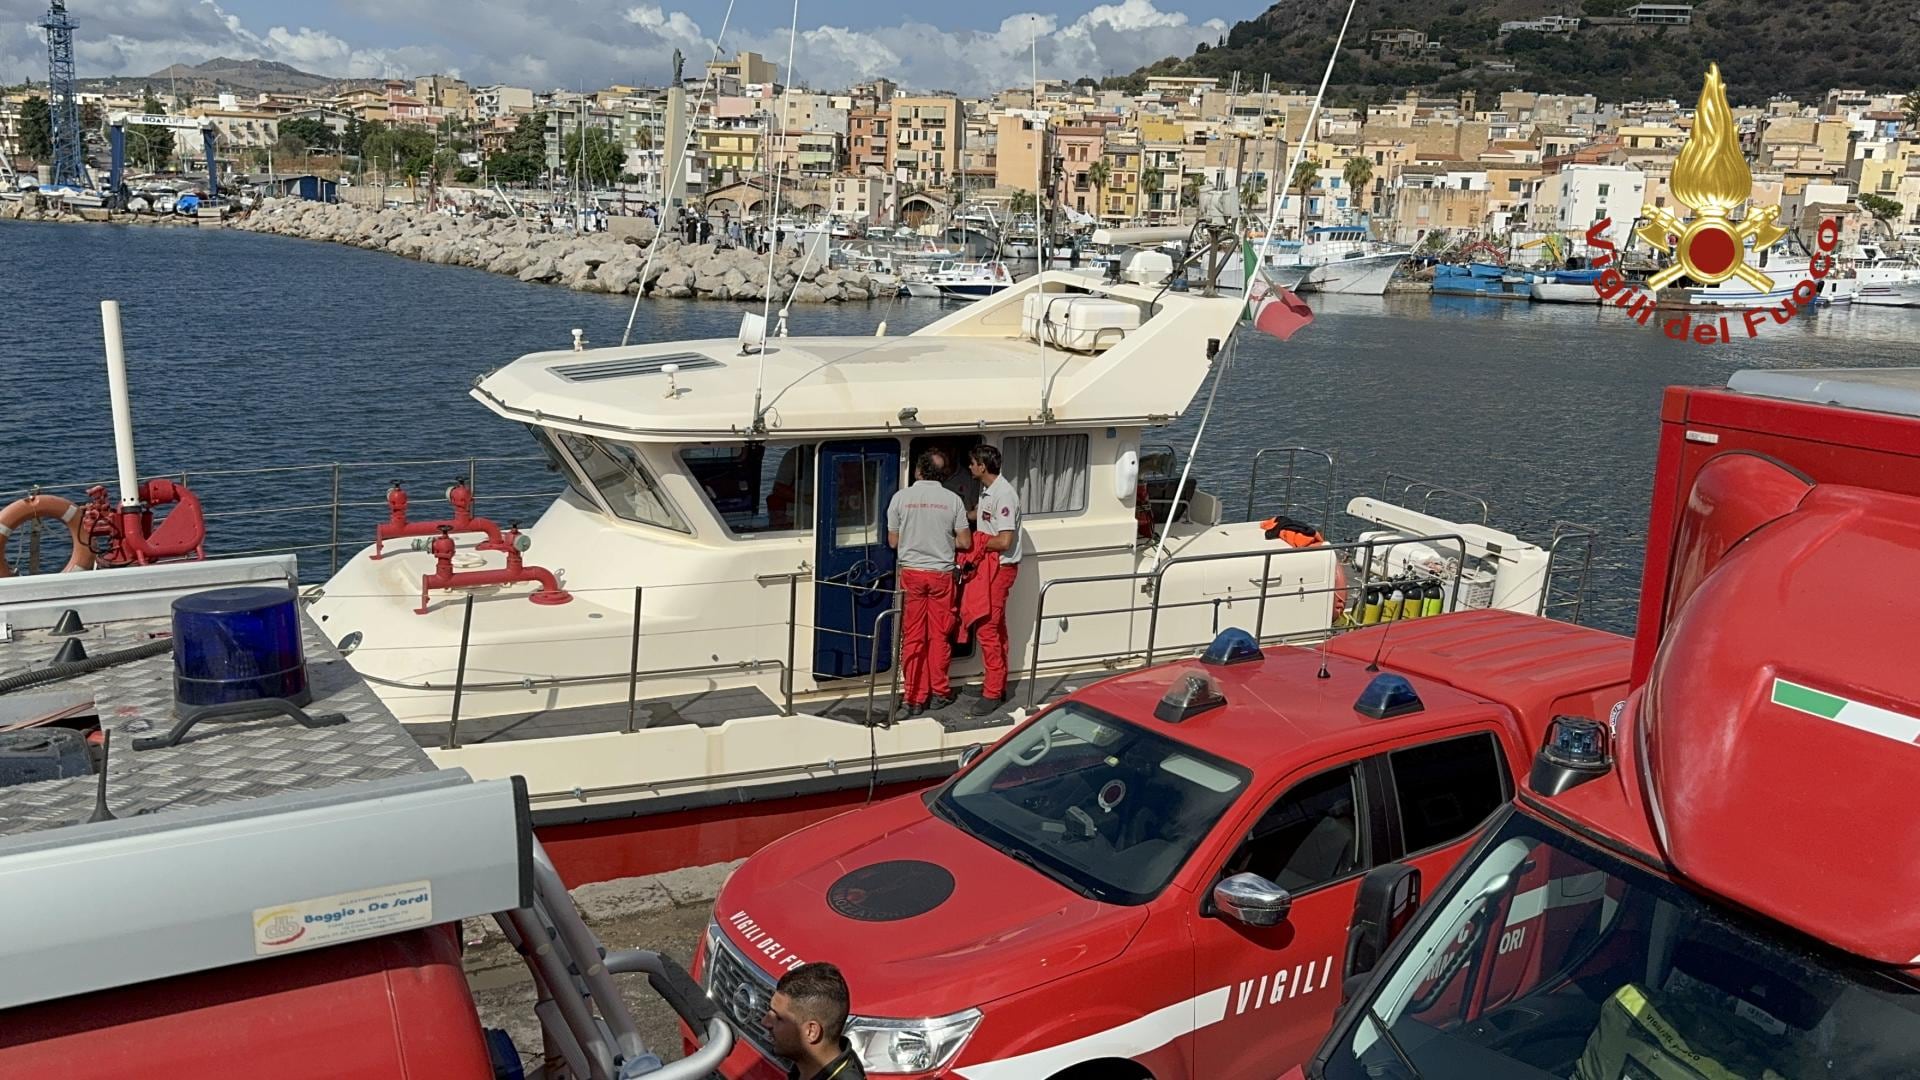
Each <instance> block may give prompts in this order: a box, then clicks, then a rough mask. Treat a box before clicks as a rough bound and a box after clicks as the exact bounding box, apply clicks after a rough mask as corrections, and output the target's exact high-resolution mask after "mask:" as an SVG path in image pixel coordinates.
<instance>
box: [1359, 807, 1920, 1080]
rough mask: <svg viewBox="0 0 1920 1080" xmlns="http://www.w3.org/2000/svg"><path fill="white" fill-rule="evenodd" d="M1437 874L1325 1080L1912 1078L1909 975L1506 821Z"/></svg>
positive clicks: (1913, 1004)
mask: <svg viewBox="0 0 1920 1080" xmlns="http://www.w3.org/2000/svg"><path fill="white" fill-rule="evenodd" d="M1450 880H1451V882H1452V885H1451V887H1450V888H1447V889H1444V890H1442V891H1441V893H1440V895H1438V896H1436V897H1434V898H1433V899H1431V900H1430V901H1429V902H1428V909H1427V911H1426V912H1425V913H1423V915H1422V916H1421V918H1420V922H1419V923H1418V924H1417V925H1416V926H1415V927H1413V928H1411V929H1409V930H1408V933H1409V934H1412V935H1414V940H1412V941H1411V942H1410V943H1409V946H1410V947H1409V948H1408V950H1407V951H1406V952H1404V953H1402V954H1401V955H1400V959H1399V960H1398V962H1397V963H1396V964H1395V965H1394V967H1393V968H1392V969H1390V970H1388V971H1386V972H1383V973H1382V974H1381V976H1380V978H1378V979H1377V980H1376V981H1375V982H1374V983H1373V984H1372V985H1371V986H1370V987H1369V990H1368V993H1369V994H1370V995H1371V1000H1370V1002H1369V1004H1370V1006H1371V1015H1369V1010H1367V1009H1355V1010H1353V1012H1352V1013H1350V1014H1349V1016H1350V1019H1349V1020H1348V1021H1347V1026H1346V1027H1344V1028H1343V1029H1342V1030H1341V1031H1340V1032H1339V1033H1338V1034H1337V1035H1336V1036H1335V1039H1334V1041H1333V1042H1332V1043H1331V1044H1330V1046H1331V1048H1330V1050H1329V1051H1328V1053H1329V1054H1330V1057H1329V1058H1328V1059H1327V1061H1326V1063H1325V1070H1324V1074H1323V1075H1324V1076H1325V1077H1326V1078H1327V1080H1362V1078H1377V1077H1398V1078H1401V1080H1466V1078H1469V1077H1471V1078H1474V1080H1500V1078H1506V1077H1512V1078H1516V1080H1517V1078H1528V1080H1532V1078H1540V1077H1572V1078H1573V1080H1619V1078H1622V1077H1627V1078H1649V1080H1651V1078H1666V1077H1675V1078H1678V1077H1688V1078H1702V1080H1707V1078H1712V1080H1720V1078H1724V1080H1769V1078H1787V1077H1803V1076H1820V1077H1831V1078H1836V1080H1840V1078H1847V1077H1859V1078H1861V1080H1865V1078H1868V1077H1876V1078H1877V1077H1886V1076H1913V1075H1916V1073H1915V1062H1920V988H1916V986H1915V985H1914V984H1913V983H1911V982H1907V981H1902V980H1900V979H1897V978H1895V977H1894V976H1893V975H1892V974H1891V973H1888V972H1884V971H1880V970H1876V969H1873V968H1870V967H1869V966H1867V965H1865V964H1863V963H1861V962H1858V961H1855V960H1852V959H1850V958H1848V957H1846V956H1844V955H1841V954H1838V953H1835V952H1833V951H1831V950H1829V949H1827V948H1825V947H1823V946H1820V945H1817V944H1815V943H1813V942H1811V941H1808V940H1806V939H1804V938H1802V937H1800V936H1798V935H1796V934H1793V933H1792V932H1790V931H1788V930H1786V929H1784V928H1781V927H1777V926H1772V925H1767V924H1762V923H1759V922H1756V921H1753V920H1751V919H1749V918H1746V917H1744V916H1741V915H1738V914H1736V913H1734V912H1732V911H1729V910H1727V909H1725V908H1724V907H1722V906H1721V905H1719V904H1716V903H1714V902H1712V901H1711V900H1709V899H1706V898H1703V897H1701V896H1699V895H1697V894H1695V893H1693V892H1691V891H1689V890H1687V889H1684V888H1682V887H1680V886H1679V885H1677V884H1675V883H1674V882H1672V881H1669V880H1667V879H1665V878H1663V877H1660V876H1658V875H1656V874H1653V873H1649V872H1647V871H1646V870H1644V869H1640V868H1637V867H1634V866H1632V865H1630V864H1627V863H1624V862H1622V861H1620V860H1618V859H1615V858H1613V857H1611V856H1609V855H1607V854H1606V853H1604V852H1602V851H1600V850H1599V849H1598V848H1595V847H1592V846H1590V845H1588V844H1585V843H1582V842H1581V841H1579V840H1577V839H1575V838H1574V837H1572V836H1570V835H1567V834H1565V833H1562V832H1561V831H1559V830H1557V829H1554V828H1552V827H1550V826H1548V825H1546V824H1544V823H1542V822H1539V821H1537V820H1535V819H1533V818H1531V817H1528V816H1526V815H1524V814H1519V813H1512V814H1510V816H1509V817H1508V818H1507V820H1506V822H1505V823H1504V824H1503V825H1501V826H1500V827H1499V829H1498V831H1497V832H1496V834H1495V835H1494V836H1493V837H1492V838H1491V839H1489V840H1488V841H1486V842H1485V843H1484V844H1483V845H1482V846H1481V847H1480V848H1479V849H1478V852H1477V855H1476V856H1475V858H1474V859H1473V861H1472V862H1471V863H1470V864H1469V865H1467V866H1464V867H1462V868H1461V869H1460V870H1459V871H1457V872H1456V873H1455V875H1454V876H1453V877H1452V878H1450ZM1836 899H1837V898H1836ZM1382 1028H1385V1029H1387V1037H1383V1032H1382Z"/></svg>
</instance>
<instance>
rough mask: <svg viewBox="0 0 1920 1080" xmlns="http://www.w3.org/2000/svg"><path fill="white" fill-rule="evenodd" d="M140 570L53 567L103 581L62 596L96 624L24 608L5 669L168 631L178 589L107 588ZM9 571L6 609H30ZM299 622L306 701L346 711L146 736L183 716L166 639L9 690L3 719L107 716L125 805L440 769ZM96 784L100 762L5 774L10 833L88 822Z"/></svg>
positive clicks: (3, 592) (194, 800)
mask: <svg viewBox="0 0 1920 1080" xmlns="http://www.w3.org/2000/svg"><path fill="white" fill-rule="evenodd" d="M239 561H248V562H252V561H255V560H235V562H239ZM200 565H201V566H204V567H215V566H217V565H219V564H217V563H206V564H200ZM156 569H164V568H156ZM139 573H140V571H136V570H114V571H110V572H103V573H99V574H74V575H50V576H49V577H54V578H56V579H57V578H65V579H66V582H67V583H72V584H74V585H80V584H82V583H86V584H91V585H92V586H93V589H94V590H95V593H94V595H92V596H86V595H78V596H74V597H72V598H71V599H70V600H60V601H58V602H57V606H60V607H64V608H71V609H73V610H75V611H77V612H78V613H79V615H80V618H81V621H82V622H83V623H85V626H86V628H85V630H84V631H82V632H81V633H79V634H75V635H58V634H54V633H53V632H51V630H49V629H46V628H44V627H41V628H21V627H22V625H23V624H26V625H30V624H31V623H32V622H33V620H31V619H28V620H22V621H16V623H15V628H14V630H13V631H12V634H11V636H10V638H8V637H7V635H0V638H4V639H5V640H0V677H5V676H7V675H13V674H18V673H21V672H26V671H33V670H37V669H40V668H43V667H45V666H46V664H47V663H48V662H49V661H51V660H52V659H53V657H54V654H55V653H56V652H58V650H59V649H60V647H61V646H62V645H63V644H64V643H66V642H67V641H68V640H70V639H74V638H77V639H78V640H79V641H80V642H81V644H82V645H83V646H84V647H85V649H86V651H87V654H88V655H89V656H91V657H99V656H101V655H103V654H105V653H108V652H112V651H115V650H120V649H127V648H132V647H134V646H136V645H142V644H146V643H149V642H153V641H158V640H161V639H164V638H165V637H166V636H167V635H168V634H169V633H170V632H171V629H172V624H171V616H170V614H169V601H170V599H171V596H172V595H177V593H155V594H152V595H151V596H148V597H139V598H137V599H136V600H135V601H133V602H132V604H131V608H130V603H129V600H128V595H127V594H126V593H125V592H118V593H112V594H102V593H100V592H99V591H98V590H99V588H100V586H101V585H105V584H109V582H108V581H107V580H106V579H107V577H108V575H109V574H111V575H112V576H113V578H114V582H115V583H121V584H125V585H127V586H129V587H132V586H133V584H134V579H133V578H132V577H131V576H130V575H136V574H139ZM86 579H94V581H93V582H86ZM14 580H15V581H18V582H21V583H22V584H30V583H40V584H38V585H37V586H36V587H38V588H42V589H44V588H45V585H44V583H45V582H46V581H47V580H48V578H47V577H42V578H25V579H14ZM242 583H244V584H262V583H263V582H262V581H261V580H259V579H258V578H257V577H255V578H252V579H247V580H244V581H241V580H231V579H230V580H227V581H224V582H222V581H217V580H212V579H210V580H209V582H208V583H206V584H204V585H199V586H196V587H205V588H214V587H218V586H219V585H221V584H242ZM7 584H11V583H0V621H4V620H5V619H6V618H7V617H8V616H15V615H16V614H17V612H18V611H19V610H20V609H19V608H17V607H10V606H9V603H8V602H9V600H12V599H14V598H15V597H16V596H18V595H19V593H17V592H9V591H8V589H7V588H5V587H4V586H5V585H7ZM42 606H43V607H44V606H46V605H42ZM129 616H131V617H129ZM301 623H302V631H303V639H304V643H305V655H306V664H307V675H308V683H309V686H310V687H311V689H312V692H313V702H312V703H311V704H310V705H308V706H307V707H306V712H307V713H308V715H309V716H313V717H320V716H324V715H326V714H339V715H342V716H344V717H345V718H346V719H345V722H344V723H339V724H335V725H332V726H328V727H317V728H306V727H302V726H301V725H300V724H299V723H297V722H296V721H294V720H293V719H290V718H287V717H282V716H268V717H259V718H241V719H233V720H219V719H208V720H203V721H201V722H200V723H198V724H195V725H194V726H193V728H192V729H191V730H189V731H188V732H187V734H186V735H185V737H184V738H182V739H181V740H180V742H179V743H178V744H176V745H173V746H165V747H156V748H153V749H147V750H136V749H134V742H135V740H136V739H137V738H138V737H140V736H142V735H160V734H165V733H166V732H168V731H169V730H170V729H171V728H172V727H173V725H174V723H175V719H176V718H175V716H174V704H173V657H172V654H171V653H170V652H162V653H160V654H159V655H157V656H150V657H147V658H145V659H138V660H132V661H128V662H125V663H121V664H117V665H114V666H111V667H108V668H105V669H102V670H99V671H94V672H90V673H87V674H83V675H77V676H74V677H70V678H67V679H63V680H60V681H56V682H50V683H43V684H40V685H38V686H32V687H27V688H23V689H19V690H15V691H13V692H11V693H7V694H5V695H0V731H4V730H6V729H8V728H9V727H15V726H24V725H29V724H41V725H44V726H63V727H72V728H78V729H85V728H90V727H92V726H93V720H94V719H95V718H97V720H98V723H99V726H100V728H101V729H102V730H104V731H108V732H111V733H112V740H111V744H110V754H109V756H108V761H107V803H108V806H109V808H110V809H111V810H112V812H113V813H114V814H115V815H116V816H117V817H120V818H131V817H135V816H143V815H149V814H164V813H166V812H168V811H172V810H178V809H184V808H187V807H198V806H211V805H215V804H220V803H237V802H244V801H247V800H251V799H256V798H262V797H265V796H269V795H278V794H281V793H284V792H290V791H301V790H314V789H319V788H330V787H334V786H336V785H341V784H352V783H361V782H366V781H371V780H379V779H385V778H388V777H395V776H402V775H406V774H411V773H425V772H431V771H432V770H433V768H434V766H433V763H432V761H431V760H429V759H428V757H427V755H426V754H425V753H424V752H422V751H421V749H420V748H419V746H417V745H416V744H415V743H414V741H413V739H412V738H410V737H409V736H408V735H407V732H406V729H405V728H404V727H403V726H402V725H401V724H400V722H399V721H398V720H397V719H395V718H394V716H393V714H392V713H391V712H390V711H388V709H387V707H386V706H385V705H383V704H382V703H381V702H380V699H379V698H378V697H376V696H375V695H374V693H373V691H372V689H371V688H369V687H368V686H367V684H366V682H365V681H364V680H362V679H361V678H360V676H359V675H358V674H357V673H355V672H354V670H353V668H352V667H350V666H349V665H348V664H347V662H346V661H345V660H344V659H342V657H341V656H340V654H339V652H338V651H336V650H335V649H334V647H333V646H332V645H331V644H330V643H328V641H327V639H326V637H325V636H324V635H322V634H321V633H320V630H319V627H318V625H316V624H315V623H314V622H313V621H312V620H311V619H310V618H308V617H307V616H306V615H305V614H304V613H303V614H302V615H301ZM96 758H97V753H96ZM96 768H97V765H96ZM98 786H99V778H98V775H97V774H92V775H86V776H75V777H67V778H63V779H52V780H40V781H33V782H28V783H20V784H13V785H8V786H0V836H19V835H21V834H28V833H45V832H49V831H52V830H58V829H61V828H64V827H66V826H69V825H77V824H80V823H83V822H85V821H86V820H87V819H88V817H89V816H90V815H91V814H92V813H93V809H94V800H95V793H96V790H97V788H98Z"/></svg>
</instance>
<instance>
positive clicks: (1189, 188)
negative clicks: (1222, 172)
mask: <svg viewBox="0 0 1920 1080" xmlns="http://www.w3.org/2000/svg"><path fill="white" fill-rule="evenodd" d="M1205 182H1206V180H1205V178H1203V177H1202V176H1201V175H1200V174H1199V173H1188V174H1187V175H1185V176H1183V177H1181V178H1180V206H1181V207H1182V208H1183V209H1184V208H1186V207H1190V206H1191V207H1198V206H1199V205H1200V187H1201V185H1202V184H1204V183H1205ZM1182 220H1185V215H1184V214H1183V215H1182Z"/></svg>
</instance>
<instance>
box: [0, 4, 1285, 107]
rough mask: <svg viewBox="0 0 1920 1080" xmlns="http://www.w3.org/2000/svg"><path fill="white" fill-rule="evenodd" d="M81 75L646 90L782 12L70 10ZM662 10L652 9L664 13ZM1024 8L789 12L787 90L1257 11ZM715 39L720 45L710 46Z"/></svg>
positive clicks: (957, 81)
mask: <svg viewBox="0 0 1920 1080" xmlns="http://www.w3.org/2000/svg"><path fill="white" fill-rule="evenodd" d="M68 5H69V6H68V10H69V12H70V13H71V14H72V17H73V18H74V20H75V21H76V22H78V23H79V25H80V28H79V31H78V33H77V35H76V40H77V45H76V49H75V51H76V54H77V56H78V66H79V70H80V75H81V77H83V78H85V77H89V76H102V75H144V74H147V73H149V72H153V71H158V70H160V69H161V68H164V67H166V66H167V65H168V64H171V63H174V62H175V61H180V62H185V63H197V62H199V61H202V60H207V59H211V58H213V57H216V56H230V57H260V58H263V59H269V60H279V61H283V62H285V63H288V64H292V65H293V66H295V67H297V68H301V69H303V70H306V71H313V72H318V73H321V74H326V75H335V76H349V75H350V76H363V77H364V76H376V77H377V76H381V75H383V74H384V75H393V76H399V75H405V74H424V73H427V72H432V71H442V72H448V73H451V74H457V75H459V76H461V77H463V78H466V79H469V80H473V81H476V82H506V83H513V84H519V85H528V86H533V87H535V88H539V89H548V88H553V87H588V88H591V87H595V86H600V85H605V84H607V83H610V82H656V83H657V82H659V81H660V80H661V78H662V77H663V76H664V75H666V73H667V71H668V67H669V63H670V61H669V57H670V56H671V54H672V52H673V50H674V49H675V48H679V49H680V50H681V51H682V52H683V53H685V54H686V56H687V58H688V64H687V66H688V70H689V71H697V70H699V67H700V65H701V64H702V63H703V62H704V61H705V60H706V59H707V58H709V57H710V56H712V55H713V52H714V49H715V46H716V44H717V45H718V46H719V48H720V49H721V50H722V51H723V52H725V53H727V54H731V53H733V52H734V51H736V50H739V49H754V50H757V51H759V52H760V53H762V54H763V55H765V56H767V57H768V58H769V59H772V60H774V61H775V62H776V63H778V64H780V65H782V67H784V65H785V62H786V55H787V45H788V26H789V25H790V24H791V21H792V19H793V6H792V3H791V0H788V2H782V0H735V5H734V7H733V9H732V12H731V17H730V18H729V13H728V8H727V4H726V0H703V2H702V3H700V4H697V5H688V4H687V3H686V0H663V3H652V2H648V0H331V2H321V3H311V2H307V3H296V2H294V0H219V2H218V3H216V2H214V0H68ZM663 5H664V6H663ZM1083 5H1085V0H1079V2H1078V3H1069V4H1068V6H1062V7H1056V8H1054V9H1053V10H1052V11H1050V12H1038V11H1036V10H1035V9H1036V7H1037V6H1038V5H1036V4H1035V3H1034V2H1033V0H973V2H968V3H914V4H905V5H902V4H876V3H872V2H870V0H801V3H800V11H799V25H800V34H799V41H798V44H797V47H796V51H797V56H796V58H795V61H794V75H795V78H794V81H795V82H796V83H798V84H805V85H812V86H815V87H822V88H825V87H834V86H840V85H844V84H846V83H849V82H854V81H857V80H859V79H862V78H867V77H873V76H886V77H889V78H893V79H896V80H898V81H900V82H903V83H905V84H907V85H909V86H912V87H918V88H929V89H930V88H945V89H955V90H960V91H962V92H979V91H986V90H992V89H996V88H999V87H1003V86H1011V85H1018V84H1022V83H1025V82H1026V81H1028V79H1029V71H1030V64H1029V49H1030V43H1031V42H1032V40H1033V39H1034V36H1035V35H1036V33H1037V35H1038V48H1039V61H1040V73H1041V75H1043V76H1052V77H1069V78H1070V77H1075V76H1079V75H1095V76H1100V75H1106V74H1110V73H1124V72H1128V71H1132V70H1133V69H1135V68H1136V67H1139V66H1140V65H1142V64H1145V63H1148V62H1150V61H1153V60H1157V59H1159V58H1160V57H1162V56H1170V55H1176V54H1183V53H1186V52H1189V51H1191V50H1192V48H1193V46H1194V44H1195V43H1197V42H1200V41H1209V42H1210V41H1213V40H1214V39H1216V38H1218V37H1219V36H1220V35H1221V34H1223V33H1225V32H1226V27H1227V26H1228V25H1230V24H1231V23H1232V22H1233V21H1234V20H1235V19H1239V18H1246V17H1250V16H1251V15H1253V14H1255V13H1256V12H1257V11H1258V10H1259V9H1261V8H1264V7H1265V3H1264V2H1262V0H1248V2H1243V3H1234V2H1233V0H1115V2H1110V3H1100V4H1096V5H1091V6H1083ZM45 11H46V0H0V82H18V81H20V80H21V79H24V78H28V77H32V78H34V79H36V80H42V81H43V80H45V78H46V75H47V68H46V44H45V40H44V38H43V36H42V32H41V31H40V30H39V29H38V28H37V27H36V26H35V25H34V24H35V23H37V22H38V21H39V20H40V18H41V17H42V16H43V15H44V13H45ZM723 25H724V34H723Z"/></svg>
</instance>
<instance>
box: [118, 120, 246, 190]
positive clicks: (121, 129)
mask: <svg viewBox="0 0 1920 1080" xmlns="http://www.w3.org/2000/svg"><path fill="white" fill-rule="evenodd" d="M107 122H108V125H109V128H108V136H107V139H108V142H109V144H110V145H111V146H112V148H113V165H112V168H111V170H110V172H109V173H108V176H107V190H108V191H110V192H114V193H116V194H117V193H118V192H119V191H120V179H121V176H122V175H123V174H124V173H125V172H126V161H127V125H128V124H141V125H145V126H147V127H163V128H177V129H180V130H185V131H192V130H196V129H197V130H198V131H199V132H200V137H201V143H202V145H203V146H204V148H205V151H206V155H207V198H208V199H217V198H219V197H220V170H219V166H218V165H217V164H216V163H215V162H214V157H213V140H214V136H215V134H216V132H215V130H214V127H213V121H212V120H209V119H207V118H206V117H204V116H166V115H163V114H161V113H124V112H117V113H113V114H111V115H110V116H108V117H107Z"/></svg>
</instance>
